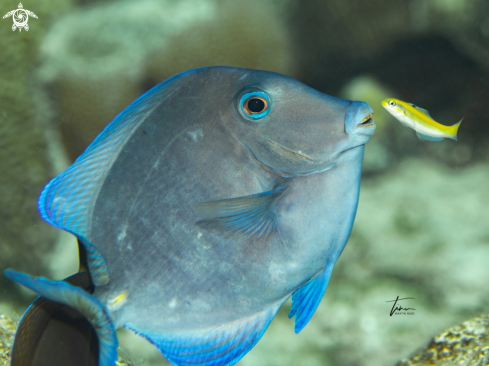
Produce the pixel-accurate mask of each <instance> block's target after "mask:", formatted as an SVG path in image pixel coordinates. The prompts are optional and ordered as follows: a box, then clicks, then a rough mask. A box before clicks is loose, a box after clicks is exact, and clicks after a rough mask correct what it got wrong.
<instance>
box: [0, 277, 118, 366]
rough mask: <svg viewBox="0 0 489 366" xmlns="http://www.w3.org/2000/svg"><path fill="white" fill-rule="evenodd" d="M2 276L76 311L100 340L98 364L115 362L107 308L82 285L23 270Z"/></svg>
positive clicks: (113, 341)
mask: <svg viewBox="0 0 489 366" xmlns="http://www.w3.org/2000/svg"><path fill="white" fill-rule="evenodd" d="M4 274H5V277H7V278H8V279H10V280H12V281H15V282H17V283H19V284H21V285H23V286H25V287H27V288H29V289H31V290H33V291H35V292H37V293H39V294H40V295H41V296H43V297H45V298H47V299H49V300H52V301H55V302H57V303H60V304H63V305H67V306H69V307H71V308H73V309H75V310H77V311H79V312H80V313H81V314H82V315H83V316H84V317H85V318H87V320H88V321H89V322H90V323H91V324H92V326H93V327H94V329H95V331H96V333H97V336H98V341H99V352H100V355H99V366H113V365H114V363H115V362H116V361H117V346H118V342H117V337H116V334H115V329H114V325H113V324H112V321H111V319H110V317H109V315H108V312H107V309H106V308H105V306H103V305H102V303H101V302H100V301H99V300H98V299H97V298H95V297H94V296H92V295H90V294H88V293H87V292H85V291H84V290H83V289H82V288H80V287H76V286H73V285H70V284H69V283H67V282H65V281H50V280H48V279H46V278H42V277H38V278H33V277H31V276H29V275H26V274H24V273H20V272H17V271H13V270H10V269H7V270H5V271H4Z"/></svg>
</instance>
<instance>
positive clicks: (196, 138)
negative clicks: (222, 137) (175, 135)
mask: <svg viewBox="0 0 489 366" xmlns="http://www.w3.org/2000/svg"><path fill="white" fill-rule="evenodd" d="M187 135H189V136H190V138H191V139H192V141H193V142H200V141H201V140H202V138H203V137H204V131H202V129H201V128H199V129H197V130H194V131H187Z"/></svg>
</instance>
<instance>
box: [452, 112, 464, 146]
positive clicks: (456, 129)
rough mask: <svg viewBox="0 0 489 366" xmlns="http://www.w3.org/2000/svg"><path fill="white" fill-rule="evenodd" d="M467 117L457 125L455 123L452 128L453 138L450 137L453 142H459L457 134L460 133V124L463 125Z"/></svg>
mask: <svg viewBox="0 0 489 366" xmlns="http://www.w3.org/2000/svg"><path fill="white" fill-rule="evenodd" d="M464 118H465V117H462V119H461V120H460V121H458V122H457V123H455V124H454V125H453V126H452V129H453V136H452V137H450V138H451V139H452V140H455V141H458V138H457V133H458V128H459V127H460V124H461V123H462V121H463V120H464Z"/></svg>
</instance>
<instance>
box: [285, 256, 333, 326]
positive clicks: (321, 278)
mask: <svg viewBox="0 0 489 366" xmlns="http://www.w3.org/2000/svg"><path fill="white" fill-rule="evenodd" d="M333 267H334V263H332V262H330V261H328V263H326V266H325V267H324V269H323V270H322V271H321V272H319V273H318V274H317V275H316V276H314V277H313V278H311V279H310V280H309V281H308V282H306V283H305V284H304V285H302V286H301V287H299V288H298V289H297V290H295V291H294V293H293V294H292V307H291V308H290V313H289V318H292V317H293V316H294V315H295V319H294V323H295V326H294V330H295V332H296V333H299V332H300V331H301V330H302V329H303V328H304V327H305V326H306V324H307V323H308V322H309V320H310V319H311V317H312V315H313V314H314V312H315V311H316V309H317V307H318V305H319V303H320V302H321V299H322V298H323V295H324V292H325V291H326V287H327V286H328V282H329V278H330V277H331V272H332V271H333Z"/></svg>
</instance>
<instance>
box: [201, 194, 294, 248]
mask: <svg viewBox="0 0 489 366" xmlns="http://www.w3.org/2000/svg"><path fill="white" fill-rule="evenodd" d="M284 191H285V188H284V187H283V186H281V187H279V188H277V189H274V190H272V191H268V192H264V193H259V194H254V195H251V196H246V197H238V198H232V199H228V200H221V201H213V202H205V203H199V204H197V206H196V207H195V209H196V211H197V212H198V214H199V215H200V217H202V219H203V220H204V221H207V222H214V223H217V224H219V225H220V226H221V227H223V228H224V229H225V230H228V231H230V232H238V233H242V234H245V235H247V236H248V237H249V238H260V237H263V236H267V235H269V234H271V233H272V232H273V231H274V230H275V228H276V220H277V213H276V211H275V204H276V203H277V201H278V200H279V199H280V198H281V197H282V195H283V193H284Z"/></svg>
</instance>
